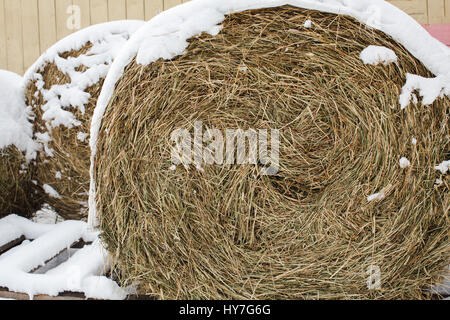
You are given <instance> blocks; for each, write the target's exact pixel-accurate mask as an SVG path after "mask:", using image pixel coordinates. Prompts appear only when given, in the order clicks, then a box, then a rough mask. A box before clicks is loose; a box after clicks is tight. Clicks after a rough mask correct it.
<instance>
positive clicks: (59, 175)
mask: <svg viewBox="0 0 450 320" xmlns="http://www.w3.org/2000/svg"><path fill="white" fill-rule="evenodd" d="M91 47H92V45H91V43H87V44H86V45H84V46H83V47H82V48H81V49H80V50H71V51H69V52H65V53H63V54H60V57H61V58H63V59H69V58H76V57H79V56H80V55H84V54H86V53H87V52H88V51H89V49H91ZM78 71H83V66H80V67H78ZM84 71H85V70H84ZM40 74H41V75H42V77H43V79H42V80H43V81H44V82H45V86H44V89H47V90H48V89H50V88H51V87H53V86H55V85H64V84H68V83H70V82H71V79H70V77H69V76H68V75H67V74H64V73H63V72H61V71H60V70H59V69H58V67H57V66H56V65H55V64H54V63H47V64H46V65H45V66H44V67H43V68H42V71H41V72H40ZM102 85H103V79H101V80H100V81H99V82H98V83H96V84H95V85H93V86H91V87H89V88H87V89H86V90H85V92H87V93H89V94H90V99H89V102H88V103H87V104H85V105H84V108H85V110H84V113H82V112H81V111H80V109H78V108H75V107H68V108H65V110H67V111H70V112H72V113H73V114H74V115H75V117H76V119H77V120H78V121H80V122H81V125H80V126H77V127H73V128H68V127H66V126H58V127H56V128H52V130H51V138H52V140H51V141H50V143H49V145H48V148H50V149H53V153H54V156H53V157H49V156H48V155H47V154H46V153H45V152H40V153H39V154H38V157H37V160H36V163H37V165H36V167H37V168H36V179H37V180H38V181H39V182H40V183H41V184H42V185H44V184H47V185H49V186H51V187H52V188H53V189H55V190H56V191H57V192H58V194H59V197H52V196H48V195H47V197H46V202H47V203H48V204H49V205H51V206H52V207H53V208H54V209H55V210H56V211H57V212H58V214H59V215H61V216H62V217H64V218H65V219H77V220H79V219H82V218H84V217H86V216H87V207H88V204H87V201H88V195H89V180H90V179H89V166H90V149H89V137H88V136H87V137H85V139H84V140H80V139H78V133H79V132H82V133H88V132H89V131H90V122H91V117H92V114H93V112H94V109H95V105H96V103H97V98H98V96H99V95H100V91H101V88H102ZM26 98H27V103H28V105H31V106H33V111H34V113H35V116H36V119H35V122H34V132H35V133H36V132H37V133H45V132H47V131H48V128H47V124H46V122H45V121H44V120H43V114H44V111H43V109H42V106H43V105H44V104H45V103H46V101H45V100H44V97H43V94H42V92H41V91H40V90H38V88H37V87H36V81H31V82H29V83H28V85H27V87H26Z"/></svg>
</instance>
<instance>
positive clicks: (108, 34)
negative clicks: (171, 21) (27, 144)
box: [25, 21, 144, 219]
mask: <svg viewBox="0 0 450 320" xmlns="http://www.w3.org/2000/svg"><path fill="white" fill-rule="evenodd" d="M143 23H144V22H142V21H118V22H112V23H105V24H100V25H96V26H93V27H89V28H87V29H84V30H81V31H79V32H77V33H75V34H73V35H70V36H68V37H67V38H65V39H63V40H61V41H60V42H58V43H57V44H55V45H54V46H53V47H52V48H50V49H49V50H48V51H47V52H45V53H44V54H43V56H42V57H41V58H40V59H39V60H38V61H37V62H36V63H35V64H34V65H33V66H32V67H31V68H30V69H29V70H28V71H27V73H26V75H25V78H26V97H27V102H28V104H29V105H31V106H32V107H33V111H34V113H35V115H36V120H35V128H34V129H35V138H36V140H37V141H38V142H39V143H40V144H41V146H42V150H41V152H39V154H38V158H37V173H36V174H37V180H38V181H39V182H40V183H41V185H42V187H43V189H44V191H45V192H46V193H47V195H48V197H47V198H48V199H47V202H48V203H49V204H50V205H52V206H53V207H54V208H55V209H56V210H57V211H58V213H59V214H60V215H62V216H63V217H65V218H71V219H79V218H81V217H83V216H85V213H86V211H87V200H88V191H89V160H90V150H89V134H88V133H89V126H90V119H91V117H92V113H93V111H94V107H95V104H96V102H97V97H98V95H99V94H100V89H101V86H102V84H103V79H104V77H105V76H106V74H107V72H108V69H109V66H110V64H111V63H112V61H113V59H114V57H115V55H116V54H117V53H118V52H119V51H120V49H121V48H122V47H123V45H124V43H125V42H126V41H127V40H128V38H129V37H130V35H131V34H132V33H133V32H135V30H136V29H137V28H139V27H140V26H141V25H142V24H143Z"/></svg>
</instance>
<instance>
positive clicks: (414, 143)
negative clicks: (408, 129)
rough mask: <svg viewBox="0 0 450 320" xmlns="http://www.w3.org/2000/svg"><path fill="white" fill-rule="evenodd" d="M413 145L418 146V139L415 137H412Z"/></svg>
mask: <svg viewBox="0 0 450 320" xmlns="http://www.w3.org/2000/svg"><path fill="white" fill-rule="evenodd" d="M411 143H412V144H413V145H414V146H415V145H417V139H416V138H414V137H412V138H411Z"/></svg>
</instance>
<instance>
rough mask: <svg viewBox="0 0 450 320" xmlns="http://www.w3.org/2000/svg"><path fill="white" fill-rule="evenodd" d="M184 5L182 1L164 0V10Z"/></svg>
mask: <svg viewBox="0 0 450 320" xmlns="http://www.w3.org/2000/svg"><path fill="white" fill-rule="evenodd" d="M181 3H182V0H164V10H167V9H170V8H172V7H175V6H177V5H179V4H181Z"/></svg>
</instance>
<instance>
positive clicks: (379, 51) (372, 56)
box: [359, 46, 397, 66]
mask: <svg viewBox="0 0 450 320" xmlns="http://www.w3.org/2000/svg"><path fill="white" fill-rule="evenodd" d="M359 57H360V58H361V60H362V61H363V62H364V64H370V65H374V66H376V65H379V64H380V63H382V64H384V65H385V66H386V65H388V64H390V63H397V55H396V54H395V52H394V51H392V50H391V49H389V48H386V47H380V46H368V47H367V48H366V49H364V50H363V51H362V52H361V54H360V56H359Z"/></svg>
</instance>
